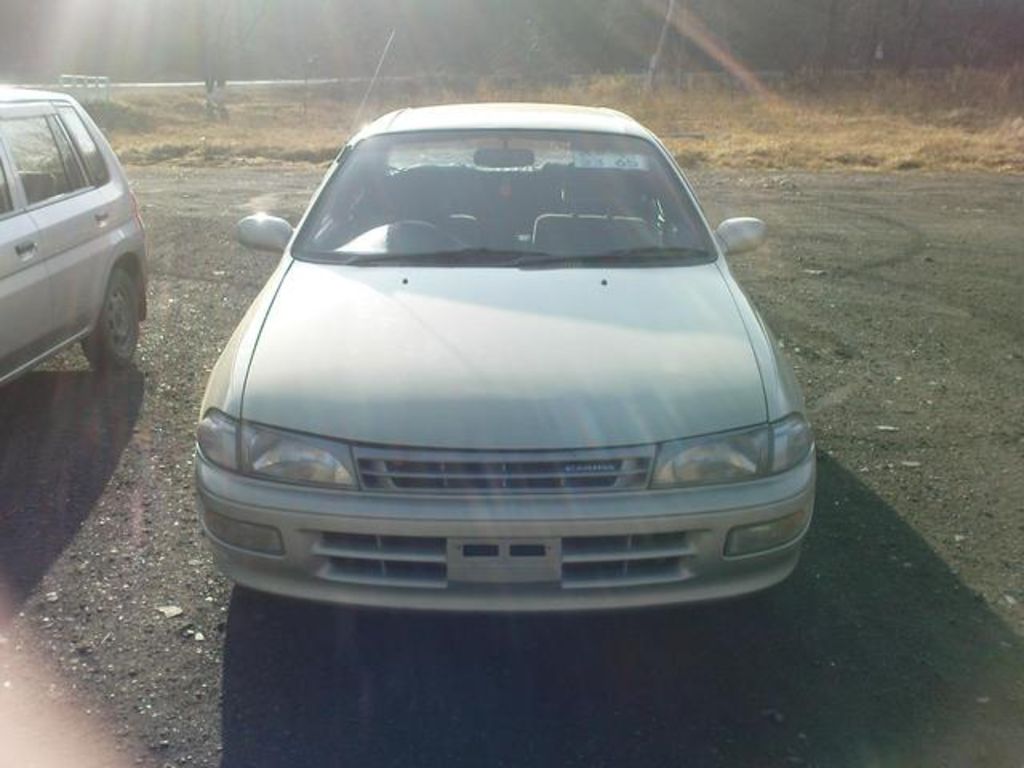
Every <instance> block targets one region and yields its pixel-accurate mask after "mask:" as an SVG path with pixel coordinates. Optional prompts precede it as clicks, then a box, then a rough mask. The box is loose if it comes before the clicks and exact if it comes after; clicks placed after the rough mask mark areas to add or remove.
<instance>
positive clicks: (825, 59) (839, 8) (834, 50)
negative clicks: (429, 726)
mask: <svg viewBox="0 0 1024 768" xmlns="http://www.w3.org/2000/svg"><path fill="white" fill-rule="evenodd" d="M844 6H845V2H844V0H829V4H828V24H827V26H826V29H825V50H824V51H823V55H822V66H821V68H822V71H823V72H824V73H825V74H826V75H827V74H829V73H830V72H832V70H833V69H835V66H836V60H837V58H838V56H839V48H840V44H839V27H840V24H839V22H840V20H841V19H842V15H843V10H844Z"/></svg>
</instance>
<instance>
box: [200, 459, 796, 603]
mask: <svg viewBox="0 0 1024 768" xmlns="http://www.w3.org/2000/svg"><path fill="white" fill-rule="evenodd" d="M814 481H815V466H814V454H813V451H812V453H811V455H810V456H809V457H808V458H807V459H806V460H805V461H804V462H803V463H802V464H800V465H799V466H797V467H795V468H794V469H792V470H790V471H788V472H786V473H783V474H781V475H777V476H774V477H770V478H764V479H760V480H756V481H752V482H748V483H742V484H736V485H731V486H710V487H705V488H691V489H678V490H668V491H642V492H622V493H593V494H578V495H555V494H548V495H544V494H536V495H516V496H475V497H465V496H444V495H439V494H421V495H417V494H388V493H378V492H342V491H333V490H320V489H310V488H301V487H295V486H287V485H282V484H278V483H271V482H266V481H262V480H256V479H253V478H248V477H243V476H241V475H237V474H234V473H231V472H227V471H224V470H222V469H220V468H218V467H215V466H214V465H212V464H210V463H208V462H207V461H206V460H205V459H203V458H202V456H197V457H196V488H197V495H198V501H199V515H200V521H201V523H202V526H203V530H204V532H205V533H206V538H207V540H208V541H209V542H210V545H211V547H212V550H213V553H214V556H215V559H216V562H217V564H218V566H219V567H220V569H221V570H222V571H223V572H224V573H225V574H226V575H227V576H228V577H230V578H231V579H232V580H234V581H235V582H237V583H239V584H241V585H244V586H247V587H250V588H253V589H256V590H259V591H264V592H270V593H275V594H280V595H286V596H290V597H297V598H304V599H310V600H318V601H324V602H333V603H341V604H351V605H365V606H376V607H384V608H412V609H430V610H452V611H549V610H558V611H567V610H586V609H591V610H593V609H613V608H627V607H641V606H652V605H664V604H673V603H686V602H697V601H704V600H717V599H723V598H729V597H735V596H738V595H743V594H747V593H750V592H755V591H758V590H761V589H765V588H767V587H770V586H773V585H774V584H777V583H778V582H780V581H782V580H783V579H785V578H786V577H787V576H788V575H789V574H790V573H791V572H792V570H793V568H794V567H795V566H796V563H797V560H798V558H799V554H800V545H801V542H802V540H803V537H804V535H805V533H806V531H807V528H808V525H809V523H810V519H811V515H812V512H813V506H814ZM773 521H783V522H782V525H783V526H784V527H785V528H786V530H788V531H789V532H790V533H789V534H787V539H786V540H785V541H784V542H782V543H780V544H778V545H776V546H772V547H771V548H769V549H765V550H764V551H759V552H756V553H752V554H744V555H740V556H727V555H726V554H725V552H726V542H727V540H728V537H729V534H730V532H732V531H734V530H735V529H737V528H739V527H744V526H762V525H763V524H766V523H772V522H773ZM239 523H240V524H241V525H239ZM228 539H231V540H232V541H233V542H234V543H231V542H229V541H228ZM243 542H244V545H243ZM268 542H269V543H268ZM255 549H263V550H264V551H262V552H260V551H254V550H255Z"/></svg>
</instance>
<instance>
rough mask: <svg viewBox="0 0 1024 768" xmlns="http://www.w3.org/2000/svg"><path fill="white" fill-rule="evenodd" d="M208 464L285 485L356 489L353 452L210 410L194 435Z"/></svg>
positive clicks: (333, 443) (343, 446)
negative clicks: (239, 420)
mask: <svg viewBox="0 0 1024 768" xmlns="http://www.w3.org/2000/svg"><path fill="white" fill-rule="evenodd" d="M196 442H197V443H198V444H199V451H200V453H202V455H203V457H204V458H205V459H207V460H208V461H210V462H212V463H213V464H216V465H217V466H220V467H223V468H224V469H230V470H233V471H236V472H242V473H243V474H246V475H252V476H255V477H265V478H269V479H272V480H281V481H284V482H289V483H304V484H308V485H325V486H334V487H339V488H354V487H355V486H356V481H355V472H354V470H353V468H352V467H353V464H352V452H351V450H350V449H349V447H348V445H346V444H345V443H342V442H339V441H336V440H327V439H325V438H321V437H313V436H311V435H303V434H299V433H296V432H288V431H285V430H281V429H272V428H270V427H263V426H259V425H256V424H248V423H243V424H242V425H241V426H239V423H238V421H237V420H235V419H233V418H231V417H230V416H228V415H226V414H224V413H221V412H220V411H217V410H210V411H208V412H207V413H206V416H204V417H203V419H202V420H201V421H200V422H199V426H198V428H197V429H196Z"/></svg>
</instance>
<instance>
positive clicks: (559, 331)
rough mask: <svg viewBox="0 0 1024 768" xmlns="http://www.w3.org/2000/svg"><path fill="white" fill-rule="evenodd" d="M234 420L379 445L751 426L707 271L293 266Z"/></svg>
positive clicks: (713, 273) (544, 441)
mask: <svg viewBox="0 0 1024 768" xmlns="http://www.w3.org/2000/svg"><path fill="white" fill-rule="evenodd" d="M242 417H243V418H245V419H247V420H251V421H255V422H260V423H263V424H270V425H274V426H279V427H284V428H288V429H294V430H300V431H304V432H310V433H314V434H318V435H326V436H331V437H337V438H344V439H348V440H352V441H357V442H366V443H378V444H387V445H401V446H416V447H437V448H467V449H561V448H586V447H600V446H618V445H634V444H642V443H651V442H658V441H663V440H671V439H674V438H679V437H684V436H688V435H697V434H704V433H708V432H716V431H719V430H727V429H731V428H735V427H742V426H747V425H750V424H756V423H761V422H764V421H765V419H766V408H765V396H764V390H763V387H762V384H761V378H760V375H759V372H758V367H757V363H756V360H755V358H754V355H753V352H752V350H751V345H750V342H749V340H748V337H747V332H746V329H745V327H744V325H743V322H742V321H741V319H740V316H739V314H738V312H737V310H736V308H735V304H734V301H733V297H732V295H731V293H730V291H729V288H728V286H727V284H726V281H725V277H724V276H723V275H722V273H721V272H719V270H718V269H717V267H716V266H715V265H714V264H707V265H699V266H688V267H676V268H654V269H643V268H642V269H615V270H606V269H591V268H587V269H555V270H548V269H544V270H518V269H508V268H504V269H502V268H490V269H477V268H429V267H420V268H407V267H393V266H389V267H352V266H343V265H329V264H317V263H311V262H303V261H295V262H294V263H293V264H292V266H291V268H290V269H289V270H288V272H287V274H286V275H285V276H284V277H283V279H282V282H281V285H280V287H279V290H278V292H277V296H276V297H275V299H274V302H273V305H272V306H271V308H270V309H269V311H268V313H267V315H266V318H265V319H264V325H263V329H262V331H261V333H260V337H259V341H258V342H257V344H256V348H255V351H254V353H253V357H252V361H251V365H250V369H249V374H248V378H247V381H246V385H245V392H244V396H243V403H242Z"/></svg>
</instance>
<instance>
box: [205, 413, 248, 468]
mask: <svg viewBox="0 0 1024 768" xmlns="http://www.w3.org/2000/svg"><path fill="white" fill-rule="evenodd" d="M196 443H198V445H199V452H200V453H202V454H203V457H204V458H206V459H207V460H208V461H210V462H211V463H213V464H216V465H217V466H219V467H223V468H224V469H232V470H237V469H238V422H237V421H235V420H234V419H233V418H231V417H230V416H228V415H227V414H226V413H221V412H220V411H216V410H209V411H207V412H206V415H205V416H204V417H203V418H202V420H201V421H200V422H199V426H198V427H196Z"/></svg>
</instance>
